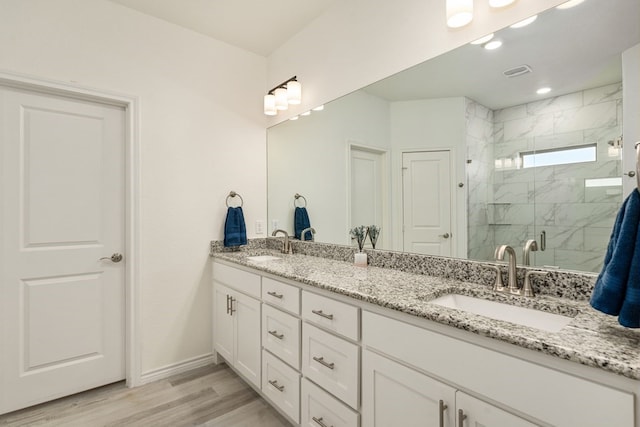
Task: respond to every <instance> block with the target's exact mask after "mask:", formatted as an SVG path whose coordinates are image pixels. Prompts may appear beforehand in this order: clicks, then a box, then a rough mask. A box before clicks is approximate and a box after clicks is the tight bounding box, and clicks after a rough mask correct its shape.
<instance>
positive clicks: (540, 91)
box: [536, 87, 551, 95]
mask: <svg viewBox="0 0 640 427" xmlns="http://www.w3.org/2000/svg"><path fill="white" fill-rule="evenodd" d="M549 92H551V88H550V87H541V88H540V89H538V90H537V91H536V93H537V94H538V95H545V94H547V93H549Z"/></svg>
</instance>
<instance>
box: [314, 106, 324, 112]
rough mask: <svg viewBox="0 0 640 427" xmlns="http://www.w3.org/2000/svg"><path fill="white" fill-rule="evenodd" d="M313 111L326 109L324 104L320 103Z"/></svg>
mask: <svg viewBox="0 0 640 427" xmlns="http://www.w3.org/2000/svg"><path fill="white" fill-rule="evenodd" d="M312 110H313V111H322V110H324V105H319V106H317V107H316V108H312Z"/></svg>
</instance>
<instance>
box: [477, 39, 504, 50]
mask: <svg viewBox="0 0 640 427" xmlns="http://www.w3.org/2000/svg"><path fill="white" fill-rule="evenodd" d="M500 46H502V42H501V41H500V40H493V41H490V42H489V43H486V44H485V45H484V46H482V47H484V48H485V49H487V50H494V49H497V48H499V47H500Z"/></svg>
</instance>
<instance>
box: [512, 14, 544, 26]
mask: <svg viewBox="0 0 640 427" xmlns="http://www.w3.org/2000/svg"><path fill="white" fill-rule="evenodd" d="M536 19H538V15H533V16H530V17H528V18H527V19H523V20H522V21H520V22H516V23H515V24H513V25H511V28H522V27H526V26H527V25H529V24H531V23H532V22H533V21H535V20H536Z"/></svg>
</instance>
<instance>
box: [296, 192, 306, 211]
mask: <svg viewBox="0 0 640 427" xmlns="http://www.w3.org/2000/svg"><path fill="white" fill-rule="evenodd" d="M298 199H302V200H304V205H302V206H298V205H296V202H297V201H298ZM293 207H294V208H297V207H301V208H306V207H307V199H305V198H304V196H302V195H300V194H298V193H296V195H295V196H293Z"/></svg>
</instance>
